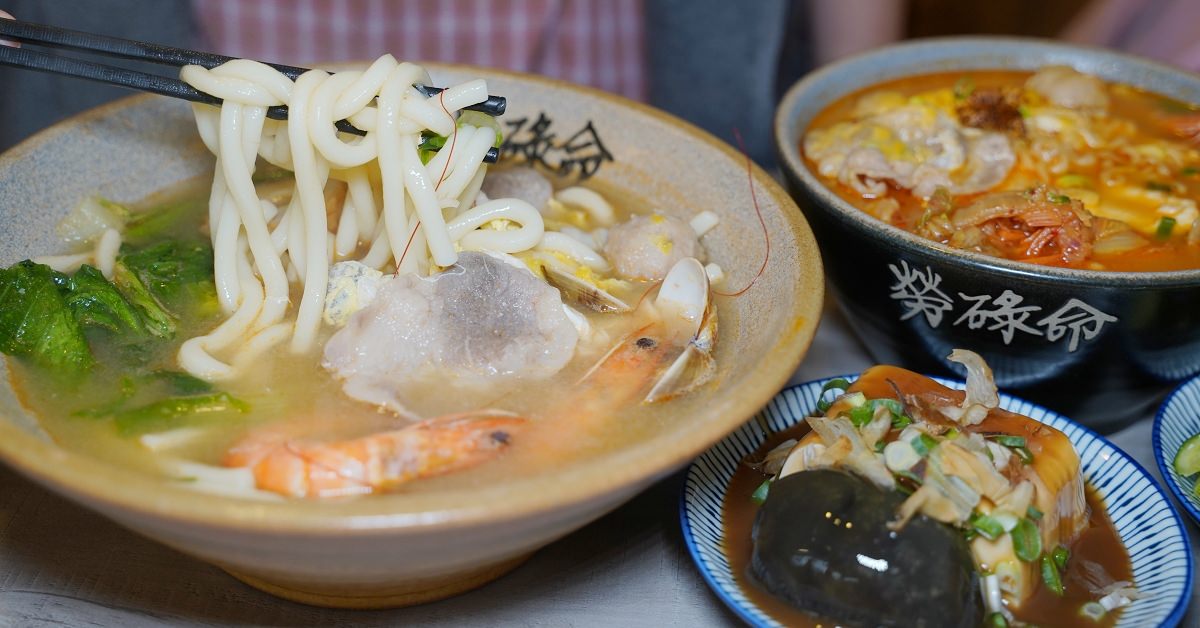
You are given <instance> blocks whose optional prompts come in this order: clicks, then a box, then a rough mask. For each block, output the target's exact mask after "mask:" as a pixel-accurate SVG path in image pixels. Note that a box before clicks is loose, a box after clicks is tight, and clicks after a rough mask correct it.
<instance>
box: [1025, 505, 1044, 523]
mask: <svg viewBox="0 0 1200 628" xmlns="http://www.w3.org/2000/svg"><path fill="white" fill-rule="evenodd" d="M1043 514H1044V513H1043V512H1042V511H1040V510H1038V508H1037V506H1034V505H1033V504H1030V505H1029V508H1028V509H1027V510H1026V511H1025V516H1026V517H1029V518H1030V519H1032V520H1034V521H1040V520H1041V518H1042V516H1043Z"/></svg>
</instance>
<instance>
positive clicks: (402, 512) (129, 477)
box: [0, 67, 824, 607]
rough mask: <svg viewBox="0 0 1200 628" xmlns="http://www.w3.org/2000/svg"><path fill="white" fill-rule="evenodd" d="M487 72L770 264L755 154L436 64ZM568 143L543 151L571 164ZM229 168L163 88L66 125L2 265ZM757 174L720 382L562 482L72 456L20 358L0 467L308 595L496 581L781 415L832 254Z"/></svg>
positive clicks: (324, 598)
mask: <svg viewBox="0 0 1200 628" xmlns="http://www.w3.org/2000/svg"><path fill="white" fill-rule="evenodd" d="M475 76H483V77H485V78H487V79H488V82H489V91H490V92H491V93H493V94H503V95H506V96H508V98H509V112H508V114H507V115H505V116H504V118H503V119H502V120H503V121H505V122H506V123H513V122H516V121H518V120H521V119H527V120H528V121H527V122H526V125H531V124H533V122H534V121H536V120H537V119H538V117H539V115H541V114H543V113H544V114H545V116H546V118H547V119H549V120H552V124H551V126H550V127H549V129H548V131H549V132H550V133H553V134H554V136H555V139H554V142H555V143H559V144H560V143H561V142H563V141H565V140H567V139H568V138H570V137H572V136H573V135H574V134H575V132H576V131H578V130H580V129H583V128H585V127H586V125H587V124H588V123H589V122H590V123H591V124H592V126H593V128H594V129H595V130H596V134H597V135H598V136H599V138H600V140H601V142H602V143H603V145H604V148H605V149H606V150H607V151H608V153H610V154H611V156H612V158H613V159H612V161H610V162H606V163H604V164H603V165H602V166H601V167H600V169H599V171H598V172H597V173H596V175H595V178H594V181H596V182H597V184H599V185H602V186H605V187H611V188H616V189H619V190H625V191H628V192H630V193H632V195H634V196H635V197H640V198H642V199H645V200H647V201H649V202H650V203H652V204H654V205H655V206H658V207H662V208H664V209H665V210H667V211H673V212H680V213H681V214H684V213H686V215H690V214H692V213H695V212H698V211H701V210H706V209H707V210H712V211H714V212H716V213H717V214H719V215H720V217H721V225H720V226H719V227H718V228H717V229H716V230H714V231H713V232H712V233H711V234H709V235H707V236H706V237H705V244H706V245H707V247H708V250H709V251H710V256H711V258H712V259H713V261H716V262H718V263H719V264H720V265H721V266H722V267H723V268H724V269H725V270H726V271H727V273H728V274H729V278H728V280H727V282H726V284H725V286H727V287H731V288H737V287H740V286H742V285H745V284H746V283H747V282H748V281H750V279H751V278H752V277H754V275H755V274H756V273H757V271H758V269H759V266H760V265H761V263H762V259H763V256H764V254H765V251H766V248H765V246H764V238H763V232H762V228H761V227H760V225H759V221H758V218H757V216H756V214H755V212H754V207H753V204H752V201H751V196H750V188H749V182H748V177H747V166H746V162H745V159H744V158H743V157H742V156H741V155H739V154H738V153H737V152H735V151H734V150H732V149H730V148H729V147H728V146H726V145H724V144H722V143H720V142H718V141H717V140H715V139H713V138H712V137H711V136H709V135H707V134H705V133H703V132H702V131H699V130H697V129H696V128H694V127H692V126H690V125H688V124H686V123H683V122H681V121H679V120H676V119H675V118H672V117H670V116H668V115H665V114H663V113H661V112H658V111H656V110H653V109H651V108H648V107H645V106H642V105H638V104H636V103H633V102H630V101H627V100H624V99H621V98H617V97H614V96H611V95H608V94H605V93H602V92H599V91H594V90H589V89H583V88H579V87H575V86H571V85H567V84H564V83H560V82H554V81H550V80H546V79H541V78H535V77H531V76H523V75H517V74H505V73H498V72H496V71H493V70H483V69H471V68H461V67H442V68H437V69H435V71H434V78H435V80H437V81H438V82H439V84H451V83H454V82H457V81H460V80H465V79H467V78H470V77H475ZM510 131H511V129H510ZM513 137H514V138H516V139H520V134H519V133H518V134H515V135H513ZM581 137H584V138H585V139H586V138H587V137H588V136H586V134H585V136H581ZM576 140H577V143H578V142H579V141H581V140H580V138H578V137H577V138H576ZM565 154H566V153H565V152H564V151H563V150H552V151H549V152H547V153H546V154H544V155H542V156H543V157H544V158H545V159H546V160H547V161H548V162H549V163H551V164H552V165H554V164H558V163H559V160H560V159H561V158H562V157H563V156H564V155H565ZM582 154H585V153H584V152H576V153H574V155H576V156H579V155H582ZM212 164H213V160H212V157H211V156H210V155H208V154H207V153H206V152H205V151H204V150H203V147H202V146H201V144H200V142H199V140H198V138H197V136H196V131H195V128H194V126H193V123H192V120H191V115H190V111H189V109H188V107H187V106H186V105H185V104H182V103H180V102H175V101H171V100H167V99H163V98H157V97H134V98H130V99H127V100H123V101H120V102H117V103H115V104H112V105H109V106H106V107H103V108H100V109H96V110H94V111H91V112H88V113H86V114H83V115H80V116H78V117H76V118H73V119H71V120H68V121H66V122H64V123H62V124H59V125H57V126H55V127H53V128H50V129H47V130H46V131H43V132H42V133H40V134H39V135H37V136H36V137H34V138H33V139H31V140H29V141H27V142H25V143H24V144H21V145H20V146H18V147H16V148H15V149H13V150H11V151H9V152H8V153H6V154H5V155H3V156H2V157H0V232H2V233H3V234H4V237H3V238H0V264H3V265H4V266H7V265H9V264H12V263H14V262H16V261H18V260H20V259H23V258H26V257H29V256H33V255H38V254H44V253H49V252H53V251H57V250H60V249H61V245H59V244H58V243H57V242H56V241H55V237H54V224H55V222H56V221H57V220H58V219H59V218H60V217H61V216H62V215H63V214H64V213H65V212H66V211H67V210H68V209H69V208H71V207H73V206H74V205H76V204H77V203H78V201H79V200H80V199H81V198H83V197H84V196H87V195H89V194H97V193H98V194H101V195H103V196H106V197H109V198H113V199H116V200H119V201H127V202H128V201H136V200H138V199H140V198H143V197H145V196H147V195H149V194H151V193H153V192H156V191H159V190H162V189H164V188H168V187H170V186H171V185H173V184H176V183H178V182H182V181H185V180H187V179H191V178H194V177H196V176H202V175H205V174H207V173H209V172H211V169H212ZM750 173H751V177H752V179H753V185H754V190H755V192H756V194H757V197H758V202H759V205H760V207H761V209H762V216H763V219H764V220H765V222H766V228H767V231H768V232H769V234H770V259H769V263H768V264H767V267H766V271H765V273H764V274H763V275H762V277H761V278H760V279H759V280H758V281H757V283H756V284H755V285H754V287H753V288H751V289H750V290H749V291H747V292H746V293H745V294H744V295H742V296H740V297H738V298H719V300H718V302H719V307H720V308H721V309H720V315H721V321H720V324H721V329H720V333H721V337H720V340H719V344H718V352H717V359H718V362H719V365H720V366H719V376H718V378H717V380H716V383H715V384H710V385H708V386H707V387H705V388H704V389H702V390H701V391H699V392H696V393H693V394H692V395H690V396H688V397H685V398H682V399H678V400H675V401H672V402H670V403H671V404H672V406H671V407H672V411H673V414H674V418H673V419H672V420H667V421H662V422H661V425H657V426H655V427H654V428H653V429H652V430H650V434H649V436H647V437H644V438H642V439H640V440H638V441H636V442H618V443H616V444H614V445H613V446H612V447H610V448H609V449H608V450H606V451H603V452H601V453H599V454H598V455H596V456H594V457H592V458H587V459H581V460H575V461H570V462H569V463H567V464H564V465H563V466H562V467H561V468H560V469H559V470H558V471H557V472H556V473H554V474H552V475H546V476H544V477H537V478H531V479H528V480H521V481H517V482H512V483H509V484H504V485H497V486H490V487H484V488H478V489H461V490H458V491H449V492H441V493H436V494H421V495H416V494H413V495H405V494H392V495H384V496H378V497H371V498H366V499H358V500H352V501H344V502H337V503H317V502H305V501H295V502H284V503H261V502H254V501H245V500H239V499H231V498H222V497H216V496H210V495H204V494H199V493H195V492H192V491H189V490H187V489H185V488H181V487H179V486H176V485H171V484H169V483H167V482H166V481H163V480H160V479H156V478H153V477H147V476H142V475H138V474H135V473H133V472H130V471H128V470H125V469H122V468H119V467H116V466H112V465H109V464H105V463H102V462H100V461H98V460H96V459H92V458H90V457H87V456H84V455H81V454H78V453H74V452H71V451H68V450H65V449H62V448H60V447H59V446H57V445H56V444H55V443H54V441H53V439H51V438H50V437H49V436H48V435H47V434H46V433H45V432H44V431H43V430H42V429H41V428H40V427H39V426H38V422H37V420H36V419H35V418H34V417H32V416H30V415H29V414H28V413H27V412H26V411H25V410H23V409H22V407H21V405H20V403H19V402H18V400H17V399H16V397H15V395H14V393H13V390H12V389H11V388H10V387H9V385H8V384H7V381H8V378H7V371H6V370H5V368H4V366H3V365H2V364H0V376H4V377H3V378H2V381H3V382H4V383H3V384H2V385H0V460H3V461H4V462H6V463H7V464H9V465H10V466H12V467H13V468H14V469H16V470H18V471H20V472H21V473H23V474H25V475H27V476H29V477H30V478H32V479H34V480H35V481H37V482H40V483H41V484H43V485H45V486H47V487H48V488H50V489H51V490H54V491H57V492H59V493H62V494H64V495H66V496H68V497H69V498H71V499H74V500H76V501H78V502H80V503H82V504H85V505H87V506H88V507H91V508H94V509H96V510H97V511H99V512H101V513H104V514H105V515H107V516H109V517H111V518H112V519H114V520H116V521H117V522H119V523H121V524H123V525H125V526H127V527H129V528H131V529H133V530H136V531H138V532H140V533H142V534H144V535H146V536H148V537H151V538H154V539H157V540H159V541H161V542H163V543H165V544H167V545H170V546H171V547H174V548H176V549H179V550H181V551H183V552H186V553H188V554H191V555H193V556H196V557H199V558H201V559H203V560H206V561H209V562H212V563H214V564H216V565H219V566H221V567H222V568H224V569H226V570H227V571H228V572H230V573H231V574H233V575H234V576H236V577H238V578H240V579H241V580H243V581H245V582H248V583H250V584H252V585H254V586H256V587H259V588H261V589H263V590H265V591H268V592H271V593H274V594H277V595H280V596H283V597H286V598H290V599H293V600H298V601H302V602H308V603H313V604H321V605H328V606H342V607H380V606H401V605H406V604H414V603H419V602H424V601H429V600H433V599H437V598H440V597H445V596H448V595H452V594H454V593H458V592H461V591H464V590H467V589H469V588H472V587H475V586H478V585H479V584H482V583H483V582H486V581H487V580H489V579H492V578H495V577H497V576H499V575H500V574H502V573H504V572H505V571H507V570H508V569H511V568H512V567H514V566H516V565H517V564H519V563H520V562H521V561H522V560H523V559H524V558H525V557H527V556H528V555H529V554H530V553H531V552H533V551H534V550H536V549H538V548H539V547H541V546H543V545H546V544H547V543H549V542H551V541H553V540H555V539H557V538H559V537H561V536H563V535H565V534H567V533H569V532H571V531H572V530H575V529H577V528H579V527H580V526H583V525H584V524H586V523H588V522H589V521H592V520H593V519H596V518H597V517H599V516H601V515H603V514H604V513H606V512H608V511H610V510H612V509H613V508H615V507H617V506H618V505H620V504H621V503H622V502H624V501H625V500H627V499H628V498H630V497H631V496H633V495H634V494H636V493H637V492H638V491H640V490H642V489H643V488H645V487H646V486H647V485H649V484H650V483H652V482H654V481H655V480H657V479H659V478H661V477H663V476H664V475H666V474H668V473H670V472H672V471H674V470H676V469H678V468H680V467H681V466H682V465H684V464H685V463H687V462H688V461H689V460H690V459H692V458H693V457H694V456H696V455H697V454H698V453H699V452H701V451H703V450H704V449H705V448H707V447H708V446H710V445H711V444H713V443H715V442H717V441H718V440H720V439H721V437H723V436H724V435H725V434H727V433H729V432H730V431H732V430H733V429H734V428H736V427H737V426H739V425H741V424H742V423H743V422H744V421H745V420H746V419H747V418H749V417H750V416H751V415H752V414H753V413H754V412H756V411H757V410H758V409H759V408H760V407H762V406H763V405H764V404H765V403H766V402H767V400H769V399H770V398H771V396H772V395H774V394H775V393H776V392H777V391H778V390H779V389H780V387H781V386H783V384H784V383H785V382H786V381H787V379H788V376H789V375H790V374H791V373H792V371H793V370H794V369H795V368H796V366H797V364H798V363H799V361H800V359H801V357H802V356H803V354H804V352H805V350H806V349H807V347H808V345H809V342H810V340H811V339H812V335H813V332H814V331H815V329H816V326H817V319H818V316H819V314H820V310H821V299H822V288H823V281H824V280H823V276H822V271H821V262H820V257H819V255H818V252H817V247H816V244H815V242H814V240H813V236H812V234H811V232H810V231H809V228H808V225H807V224H806V223H805V220H804V218H803V217H802V215H801V214H800V212H799V211H798V210H797V208H796V206H795V205H794V204H793V203H792V201H791V199H789V198H788V196H787V195H786V194H785V193H784V192H783V191H782V190H781V189H780V188H779V186H778V185H776V183H775V182H774V181H773V180H772V179H771V178H770V177H768V176H767V175H766V174H765V173H764V172H763V171H761V170H760V169H758V168H757V167H754V168H752V169H751V171H750ZM613 420H619V418H618V417H614V419H613Z"/></svg>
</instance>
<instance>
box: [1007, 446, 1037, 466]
mask: <svg viewBox="0 0 1200 628" xmlns="http://www.w3.org/2000/svg"><path fill="white" fill-rule="evenodd" d="M1012 450H1013V453H1014V454H1017V457H1018V458H1020V459H1021V462H1023V463H1025V464H1033V452H1032V451H1029V448H1028V447H1013V448H1012Z"/></svg>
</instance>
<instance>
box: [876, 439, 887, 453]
mask: <svg viewBox="0 0 1200 628" xmlns="http://www.w3.org/2000/svg"><path fill="white" fill-rule="evenodd" d="M884 447H887V443H885V442H883V441H882V440H878V441H875V453H877V454H881V453H883V448H884Z"/></svg>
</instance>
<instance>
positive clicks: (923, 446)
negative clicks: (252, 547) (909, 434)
mask: <svg viewBox="0 0 1200 628" xmlns="http://www.w3.org/2000/svg"><path fill="white" fill-rule="evenodd" d="M909 444H910V445H912V448H913V449H915V450H917V455H918V456H920V457H922V458H924V457H925V456H928V455H929V452H931V451H933V448H934V447H937V444H938V442H937V441H936V440H934V438H933V437H932V436H930V435H929V434H921V435H920V436H917V437H916V438H914V439H912V441H911V442H910V443H909Z"/></svg>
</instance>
